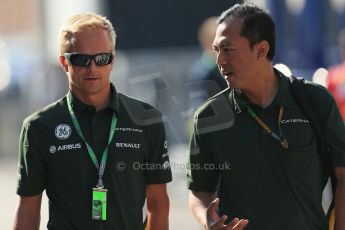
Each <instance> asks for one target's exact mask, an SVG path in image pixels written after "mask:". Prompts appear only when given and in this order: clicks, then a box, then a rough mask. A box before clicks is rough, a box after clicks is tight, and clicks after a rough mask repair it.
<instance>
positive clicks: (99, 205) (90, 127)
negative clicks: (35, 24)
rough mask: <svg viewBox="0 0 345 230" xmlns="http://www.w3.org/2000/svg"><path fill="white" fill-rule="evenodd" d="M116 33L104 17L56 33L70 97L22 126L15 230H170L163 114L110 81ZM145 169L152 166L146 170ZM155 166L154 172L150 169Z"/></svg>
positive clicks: (83, 18) (85, 18)
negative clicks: (45, 203)
mask: <svg viewBox="0 0 345 230" xmlns="http://www.w3.org/2000/svg"><path fill="white" fill-rule="evenodd" d="M115 40H116V34H115V31H114V29H113V26H112V24H111V23H110V21H109V20H107V19H106V18H105V17H102V16H100V15H97V14H94V13H84V14H77V15H74V16H72V17H71V18H70V19H69V20H68V21H67V23H66V24H65V26H64V27H63V28H62V30H61V33H60V52H61V56H60V64H61V66H62V68H63V70H64V71H65V72H66V74H67V77H68V84H69V92H68V93H67V95H66V96H65V97H64V98H62V99H60V100H59V101H57V102H55V103H53V104H51V105H49V106H47V107H45V108H43V109H40V110H39V111H37V112H35V113H34V114H32V115H31V116H29V117H28V118H26V119H25V121H24V123H23V128H22V133H21V137H20V156H19V157H20V158H19V174H18V175H19V176H18V187H17V194H18V195H19V196H20V198H19V199H20V200H19V206H18V209H17V214H16V219H15V226H14V229H17V230H19V229H25V230H31V229H35V230H37V229H39V224H40V206H41V199H42V192H43V191H44V190H46V193H47V196H48V199H49V222H48V225H47V228H48V229H64V230H72V229H73V230H75V229H83V230H84V229H86V230H87V229H90V230H94V229H102V230H114V229H121V230H122V229H128V230H135V229H144V228H145V225H144V223H143V211H142V208H143V206H144V202H145V198H146V201H147V224H146V228H147V229H159V230H164V229H168V214H169V199H168V195H167V191H166V183H168V182H169V181H171V171H170V167H169V165H170V164H169V159H168V155H167V145H166V139H165V131H164V125H163V122H162V118H161V113H160V112H159V111H158V110H156V109H155V108H153V107H152V106H150V105H149V104H146V103H144V102H141V101H139V100H135V99H133V98H130V97H128V96H125V95H123V94H121V93H117V91H116V89H115V87H114V85H113V84H112V83H111V82H110V80H109V76H110V72H111V70H112V68H113V65H114V63H115ZM149 166H150V167H149ZM152 166H154V167H152Z"/></svg>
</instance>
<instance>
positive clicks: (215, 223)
mask: <svg viewBox="0 0 345 230" xmlns="http://www.w3.org/2000/svg"><path fill="white" fill-rule="evenodd" d="M218 205H219V198H216V199H215V200H214V201H212V202H211V203H210V205H209V207H208V208H207V229H208V230H218V229H223V230H241V229H244V227H245V226H246V225H247V224H248V222H249V221H248V220H245V219H238V218H234V219H233V220H232V221H231V222H230V223H229V224H227V225H225V221H226V220H227V219H228V217H227V216H226V215H223V216H222V217H219V215H218V213H217V211H216V209H217V207H218Z"/></svg>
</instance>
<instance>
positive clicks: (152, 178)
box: [144, 122, 172, 184]
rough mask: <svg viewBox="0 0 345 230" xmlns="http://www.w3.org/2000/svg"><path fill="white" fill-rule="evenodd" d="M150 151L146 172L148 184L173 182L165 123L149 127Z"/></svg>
mask: <svg viewBox="0 0 345 230" xmlns="http://www.w3.org/2000/svg"><path fill="white" fill-rule="evenodd" d="M147 136H148V140H149V151H148V154H147V157H146V162H145V163H146V164H147V165H146V167H145V168H146V169H145V171H144V173H145V177H146V183H147V184H163V183H168V182H170V181H171V180H172V175H171V168H170V162H169V156H168V146H167V140H166V135H165V129H164V124H163V122H159V123H156V124H153V125H150V126H148V127H147Z"/></svg>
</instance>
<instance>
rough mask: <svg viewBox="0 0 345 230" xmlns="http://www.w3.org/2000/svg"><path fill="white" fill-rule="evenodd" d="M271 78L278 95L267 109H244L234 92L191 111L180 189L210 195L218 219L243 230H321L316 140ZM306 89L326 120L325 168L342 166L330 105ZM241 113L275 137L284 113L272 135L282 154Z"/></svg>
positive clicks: (344, 131) (341, 144) (285, 90)
mask: <svg viewBox="0 0 345 230" xmlns="http://www.w3.org/2000/svg"><path fill="white" fill-rule="evenodd" d="M277 76H278V79H279V82H280V83H279V84H280V86H279V92H278V94H277V96H276V97H275V99H274V101H273V102H272V103H271V105H270V106H268V107H267V108H261V107H260V106H258V105H255V104H253V103H251V102H250V100H249V99H248V98H247V97H246V96H245V95H244V94H243V93H241V91H239V90H231V89H227V90H225V91H223V92H221V93H219V94H218V95H216V96H214V97H212V98H210V99H209V100H208V101H206V102H205V103H204V104H203V105H202V106H201V107H200V108H199V109H198V110H197V112H196V114H195V121H194V134H193V136H192V140H191V150H190V157H189V161H190V166H189V169H190V170H188V172H187V179H188V188H189V189H191V190H193V191H205V192H214V191H217V193H218V197H220V207H219V208H220V213H221V214H226V215H228V216H229V220H231V219H233V218H234V217H240V218H247V219H249V224H248V226H247V227H246V229H268V230H276V229H280V230H285V229H286V230H291V229H294V230H302V229H303V230H305V229H327V220H326V218H325V214H324V211H323V209H322V203H321V200H322V191H323V186H324V180H323V179H324V175H325V170H324V167H323V162H322V160H321V159H320V155H319V154H317V143H316V136H315V133H314V132H313V130H312V127H311V124H310V122H309V121H308V119H307V118H306V117H305V116H304V114H303V113H302V112H301V110H300V109H299V107H298V105H297V103H296V101H295V99H294V96H293V95H292V93H291V91H290V81H289V79H288V78H287V77H285V76H283V75H282V74H281V73H280V72H278V71H277ZM306 87H307V90H308V93H310V94H311V95H312V100H315V102H316V101H317V103H318V105H319V109H320V110H322V113H323V114H324V115H325V116H324V117H326V118H327V119H326V124H325V133H324V135H325V137H326V140H327V143H328V144H329V145H330V148H331V151H330V154H331V155H332V161H333V166H334V167H337V166H345V138H344V137H345V127H344V123H343V121H342V120H341V116H340V113H339V111H338V109H337V107H336V104H335V102H334V100H333V98H332V96H331V95H330V94H329V93H328V91H327V90H326V89H325V88H323V87H321V86H319V85H316V84H313V83H307V85H306ZM247 105H249V106H250V107H251V108H252V109H253V110H254V111H255V113H256V114H257V115H258V116H259V117H260V118H261V120H262V121H263V122H264V123H265V124H267V125H268V126H269V127H270V128H271V129H272V130H273V131H274V132H276V133H279V132H278V114H279V109H280V107H281V106H282V107H283V108H284V113H283V116H282V120H281V122H280V127H281V129H282V132H283V134H284V135H285V137H286V139H287V141H288V145H289V148H288V149H284V148H283V147H282V146H281V144H280V143H279V142H278V141H277V140H276V139H274V138H273V137H272V136H271V135H269V134H268V133H267V132H266V131H265V130H264V129H263V128H262V127H261V126H260V125H259V124H258V123H257V122H256V121H255V120H254V119H253V117H251V116H250V114H249V113H248V111H247V110H246V106H247ZM210 165H213V167H210ZM210 168H211V169H210Z"/></svg>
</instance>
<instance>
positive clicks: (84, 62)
mask: <svg viewBox="0 0 345 230" xmlns="http://www.w3.org/2000/svg"><path fill="white" fill-rule="evenodd" d="M64 57H65V58H67V60H68V61H69V62H70V63H71V64H72V65H76V66H84V67H87V66H89V65H90V63H91V60H94V61H95V64H96V65H97V66H104V65H108V64H110V63H111V62H112V61H113V54H112V53H100V54H95V55H88V54H78V53H64Z"/></svg>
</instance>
